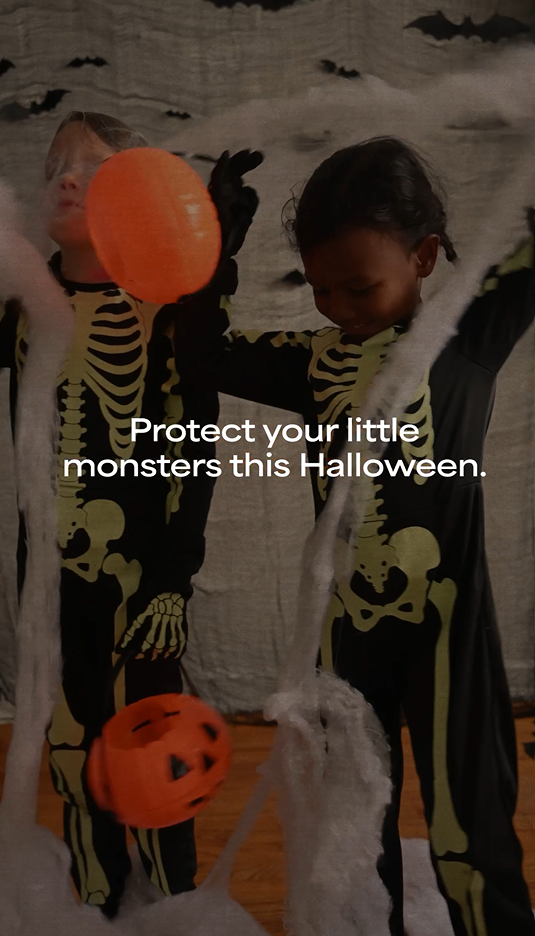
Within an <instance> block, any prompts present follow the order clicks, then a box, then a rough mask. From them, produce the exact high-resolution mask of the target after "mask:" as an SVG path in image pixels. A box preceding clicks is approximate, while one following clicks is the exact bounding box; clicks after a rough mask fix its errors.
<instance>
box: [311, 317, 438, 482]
mask: <svg viewBox="0 0 535 936" xmlns="http://www.w3.org/2000/svg"><path fill="white" fill-rule="evenodd" d="M399 334H400V331H399V330H398V329H396V328H389V329H386V330H385V331H384V332H381V333H380V334H379V335H376V336H375V337H374V338H370V339H369V340H368V341H366V342H365V346H361V345H357V344H355V343H354V342H352V341H351V338H350V337H349V336H348V335H344V334H343V333H342V332H341V331H340V329H338V328H324V329H322V330H321V331H319V332H316V333H315V335H314V336H313V338H312V342H311V351H312V354H311V359H310V364H309V370H308V376H309V380H310V384H311V387H312V391H313V394H314V399H315V402H316V412H317V415H318V422H319V423H320V424H323V423H331V424H333V423H334V424H336V423H337V422H338V423H339V424H340V426H341V431H342V432H343V433H344V434H345V429H346V424H347V423H346V420H347V418H348V417H351V418H353V419H354V418H356V417H357V416H358V415H359V411H360V409H361V407H362V404H363V403H364V400H365V398H366V394H367V391H368V387H369V386H370V384H371V382H372V380H373V378H374V377H375V375H376V374H377V373H378V371H379V370H380V368H381V365H382V364H383V362H384V361H385V359H386V357H387V355H388V349H389V347H390V346H391V345H392V344H393V343H394V342H395V341H396V340H397V338H398V337H399ZM405 415H406V417H407V418H406V420H404V422H406V423H411V424H413V425H416V426H417V427H418V439H417V440H416V441H415V442H402V445H401V448H402V452H403V457H404V458H405V460H406V461H407V463H408V462H410V461H411V459H415V460H416V461H419V460H421V459H423V458H432V456H433V443H434V433H433V420H432V414H431V392H430V389H429V373H428V372H427V373H426V374H425V375H424V377H423V380H422V383H421V385H420V387H419V388H418V390H417V392H416V394H415V398H414V401H413V402H412V403H411V405H410V406H409V407H407V410H406V411H405ZM331 446H332V441H327V440H324V441H323V442H322V443H321V445H320V449H321V452H322V453H323V454H324V455H325V459H326V460H327V459H328V458H329V450H330V448H331ZM413 479H414V481H415V482H416V483H422V482H424V481H425V480H426V479H425V478H423V477H420V476H419V475H417V474H414V475H413ZM327 482H328V479H327V478H324V477H323V478H322V477H318V487H319V491H320V494H321V497H322V498H323V500H325V499H326V496H327ZM380 487H381V486H378V489H380Z"/></svg>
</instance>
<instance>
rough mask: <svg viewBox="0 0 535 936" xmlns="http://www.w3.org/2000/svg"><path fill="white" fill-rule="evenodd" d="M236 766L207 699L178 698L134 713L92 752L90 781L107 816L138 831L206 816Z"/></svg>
mask: <svg viewBox="0 0 535 936" xmlns="http://www.w3.org/2000/svg"><path fill="white" fill-rule="evenodd" d="M229 766H230V736H229V732H228V728H227V726H226V724H225V722H224V720H223V719H222V718H221V716H220V715H219V714H218V713H217V712H215V711H214V710H213V709H212V708H210V706H208V705H206V704H205V703H204V702H202V701H201V700H200V699H197V698H194V697H193V696H188V695H178V694H175V693H171V694H167V695H160V696H152V697H150V698H148V699H142V700H141V701H139V702H135V703H134V704H133V705H128V706H126V708H124V709H122V710H121V711H120V712H119V713H118V714H117V715H115V716H114V717H113V718H111V719H110V720H109V721H108V722H106V724H105V725H104V729H103V732H102V736H101V737H100V738H97V740H96V741H95V742H94V743H93V745H92V747H91V750H90V752H89V758H88V763H87V781H88V784H89V788H90V790H91V793H92V795H93V797H94V799H95V802H96V803H97V805H98V806H99V808H100V809H102V810H105V811H108V812H112V813H113V814H114V816H115V818H116V819H117V821H118V822H121V823H123V824H124V825H128V826H132V827H133V828H139V829H163V828H165V827H166V826H171V825H175V824H177V823H179V822H185V821H186V820H187V819H191V818H192V817H193V816H195V815H196V814H197V813H198V812H200V811H201V810H202V809H203V808H204V807H205V806H206V805H207V804H208V803H209V802H210V800H211V799H213V797H214V796H215V795H216V794H217V791H218V789H219V787H220V785H221V783H222V782H223V780H224V779H225V777H226V775H227V773H228V769H229Z"/></svg>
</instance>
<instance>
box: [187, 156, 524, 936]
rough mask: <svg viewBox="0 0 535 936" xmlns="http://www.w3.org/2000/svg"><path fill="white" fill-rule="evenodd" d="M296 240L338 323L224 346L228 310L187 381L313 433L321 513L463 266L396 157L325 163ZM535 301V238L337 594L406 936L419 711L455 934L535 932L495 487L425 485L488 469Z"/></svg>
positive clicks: (454, 366) (462, 357) (404, 448)
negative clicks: (379, 734)
mask: <svg viewBox="0 0 535 936" xmlns="http://www.w3.org/2000/svg"><path fill="white" fill-rule="evenodd" d="M289 227H290V228H291V231H292V234H293V235H294V237H295V241H296V243H297V246H298V248H299V250H300V252H301V256H302V259H303V263H304V268H305V273H306V275H307V279H308V281H309V282H310V284H311V285H312V287H313V290H314V298H315V303H316V306H317V308H318V310H319V311H320V312H321V313H322V314H323V315H325V316H326V317H327V318H328V319H330V320H331V322H332V324H330V325H328V326H327V327H325V328H323V329H321V330H319V331H315V332H312V331H309V332H304V333H295V332H278V333H275V332H273V333H265V334H261V333H252V332H249V333H247V332H239V331H231V332H230V333H228V334H225V331H226V328H227V327H228V322H227V317H226V313H225V311H224V310H223V309H221V310H220V311H219V312H218V313H217V314H214V315H213V316H212V318H211V320H210V322H208V321H207V318H206V317H205V316H203V317H201V316H195V314H194V312H193V308H192V309H191V310H190V312H189V313H188V314H184V315H182V316H180V318H178V319H177V334H176V339H177V340H176V349H177V367H178V369H179V371H180V372H181V375H182V380H183V381H184V385H187V384H190V383H191V385H192V386H194V385H197V382H198V381H200V384H199V385H202V386H203V387H204V388H208V387H210V388H212V389H217V390H219V391H221V392H224V393H227V394H231V395H234V396H237V397H242V398H246V399H250V400H254V401H256V402H259V403H265V404H270V405H273V406H276V407H278V408H282V409H287V410H290V411H292V412H296V413H300V414H301V415H302V417H303V420H304V422H305V424H307V425H308V426H309V427H310V430H309V432H310V438H311V439H316V440H317V441H311V442H308V444H307V447H308V461H309V462H311V463H316V466H317V465H318V463H320V462H323V463H324V470H323V471H322V470H320V469H318V467H316V468H311V475H312V484H313V491H314V500H315V507H316V515H319V514H320V513H321V511H322V509H323V507H324V505H325V503H326V499H327V497H328V495H329V487H330V483H331V480H330V479H331V478H333V477H335V476H337V475H338V474H340V473H341V472H342V471H344V470H347V469H346V467H345V461H344V463H342V461H341V460H340V459H337V456H338V455H340V451H341V448H342V445H343V442H344V441H345V439H346V438H347V435H346V433H347V421H348V418H351V420H352V425H353V426H354V427H356V426H357V419H358V417H359V412H360V411H361V407H362V404H363V401H364V399H365V396H366V392H367V389H368V387H369V385H370V382H371V381H372V380H373V378H374V375H376V374H377V373H378V371H379V369H380V368H381V366H382V364H383V362H384V361H385V359H387V357H388V352H389V348H390V347H391V346H392V345H393V343H394V342H396V341H397V340H398V338H399V337H400V336H402V335H403V333H404V332H406V331H407V330H408V328H409V323H410V320H411V318H412V316H413V315H414V313H415V311H416V310H417V308H418V305H419V303H420V287H421V281H422V279H423V278H424V277H427V276H429V275H430V274H431V273H432V271H433V268H434V266H435V262H436V259H437V252H438V250H439V248H440V247H442V248H444V250H445V252H446V256H447V258H448V260H450V261H454V260H455V259H456V254H455V251H454V249H453V246H452V244H451V241H450V240H449V238H448V236H447V234H446V219H445V214H444V210H443V206H442V203H441V201H440V199H439V197H438V195H437V194H436V192H435V191H434V190H433V188H432V186H431V184H430V183H429V181H428V178H427V176H426V173H425V170H424V168H423V166H422V164H421V162H420V161H419V159H418V158H417V157H416V156H415V155H414V154H413V153H412V152H411V151H410V150H409V149H408V148H407V147H406V146H405V145H404V144H402V143H400V142H399V141H397V140H393V139H379V140H372V141H368V142H367V143H364V144H360V145H358V146H355V147H351V148H349V149H347V150H342V151H340V152H338V153H337V154H335V155H334V156H333V157H331V158H330V159H328V160H326V162H324V163H323V164H322V165H321V166H320V167H319V168H318V169H317V170H316V172H315V173H314V174H313V175H312V177H311V179H310V180H309V182H308V183H307V185H306V187H305V189H304V192H303V195H302V197H301V199H300V201H299V203H298V205H297V209H296V212H295V217H294V218H292V219H291V221H289ZM534 285H535V284H534V279H533V239H528V240H526V242H525V243H523V244H522V245H521V246H520V247H519V248H518V250H517V251H516V252H515V253H514V254H513V255H512V256H510V257H509V258H508V259H507V260H505V261H504V262H503V263H502V264H501V265H500V266H499V267H497V268H495V269H492V270H491V271H490V272H489V274H488V276H487V278H486V279H485V281H484V282H483V284H482V286H481V290H480V293H479V295H478V296H477V297H476V298H475V299H474V300H473V302H472V304H471V306H470V307H469V308H468V310H467V311H466V313H465V315H464V317H463V319H462V321H461V324H460V327H459V331H458V334H457V335H456V337H455V338H454V339H453V340H451V341H450V343H449V344H448V346H447V347H446V348H445V350H444V351H443V352H442V353H441V355H440V356H439V358H438V359H437V361H436V363H435V364H434V366H433V367H432V369H431V371H430V372H429V373H428V374H427V375H426V377H425V379H424V381H423V382H422V385H421V386H420V388H419V390H418V392H417V394H416V396H415V397H414V401H413V403H412V404H411V406H410V407H409V408H408V409H407V411H406V416H405V422H406V423H407V424H413V425H416V426H417V427H418V430H419V437H418V440H416V441H414V442H408V441H402V440H401V439H400V438H399V436H398V439H397V441H392V442H391V443H390V445H389V447H388V449H387V451H386V454H385V459H387V460H388V461H389V462H390V464H391V465H396V464H397V463H398V460H399V462H400V463H401V464H402V465H403V467H404V468H405V469H407V470H408V466H410V465H411V463H412V469H411V471H410V473H409V474H408V475H405V474H404V473H403V471H402V470H399V468H398V472H397V474H395V475H394V476H390V475H389V473H388V472H387V471H386V470H384V471H383V474H382V475H381V477H380V478H378V479H377V481H376V482H374V491H375V493H374V497H373V500H372V501H371V502H370V503H369V507H368V510H367V515H366V518H365V522H364V524H363V526H362V529H361V530H360V533H359V535H358V538H357V541H356V545H355V548H354V556H353V560H352V565H351V568H352V569H353V573H352V575H351V576H350V580H349V581H344V582H340V583H339V585H338V587H337V589H336V590H335V593H334V595H333V598H332V602H331V606H330V612H329V615H328V619H327V622H326V628H325V632H324V637H323V644H322V650H321V664H322V666H323V667H326V668H330V669H333V670H334V671H335V672H336V673H337V674H338V675H339V676H340V677H342V678H343V679H345V680H347V681H348V682H349V683H350V684H351V685H353V686H355V687H356V688H357V689H359V690H360V691H361V692H362V693H363V694H364V696H365V698H366V699H367V700H368V701H369V702H370V703H371V704H372V706H373V707H374V709H375V710H376V712H377V714H378V715H379V717H380V719H381V721H382V724H383V725H384V728H385V731H386V733H387V736H388V738H389V742H390V745H391V760H392V777H393V782H394V788H395V793H394V797H393V802H392V805H391V807H390V809H389V812H388V814H387V817H386V821H385V827H384V856H383V858H382V859H381V862H380V867H379V871H380V874H381V877H382V879H383V881H384V883H385V885H386V886H387V888H388V890H389V892H390V894H391V897H392V914H391V931H392V933H394V934H396V936H403V933H404V926H403V890H402V868H401V850H400V841H399V833H398V813H399V802H400V790H401V783H402V772H403V765H402V749H401V739H400V730H401V728H400V726H401V712H402V711H403V712H404V714H405V716H406V719H407V722H408V726H409V730H410V734H411V739H412V745H413V750H414V756H415V761H416V765H417V770H418V774H419V778H420V783H421V790H422V796H423V801H424V804H425V815H426V819H427V823H428V826H429V838H430V845H431V852H432V858H433V863H434V867H435V870H436V874H437V880H438V884H439V887H440V889H441V891H442V893H443V895H444V897H445V898H446V900H447V903H448V907H449V911H450V916H451V921H452V925H453V928H454V931H455V933H456V934H457V936H476V934H477V936H503V934H504V933H514V934H515V936H534V934H535V921H534V918H533V914H532V911H531V908H530V902H529V894H528V890H527V887H526V884H525V882H524V879H523V876H522V855H521V848H520V844H519V842H518V840H517V837H516V834H515V831H514V828H513V813H514V809H515V801H516V792H517V765H516V745H515V731H514V722H513V718H512V710H511V703H510V698H509V694H508V687H507V683H506V677H505V672H504V667H503V663H502V658H501V650H500V642H499V637H498V631H497V625H496V620H495V613H494V608H493V602H492V596H491V589H490V583H489V576H488V572H487V566H486V560H485V545H484V528H483V492H482V487H481V482H480V478H479V476H475V477H473V476H472V475H473V471H472V469H470V468H466V469H465V474H464V476H460V474H459V473H458V472H457V473H456V474H455V470H454V471H451V470H448V469H451V463H450V464H448V463H445V464H444V466H443V469H442V471H443V474H441V473H438V472H437V471H435V473H434V474H432V473H430V472H429V471H426V468H427V469H428V468H429V461H427V462H426V460H433V461H434V462H435V463H436V464H438V463H439V462H441V461H443V460H444V461H445V460H446V459H451V460H454V461H455V462H456V463H458V462H459V461H460V460H461V459H473V460H474V461H475V462H476V464H477V465H481V461H482V452H483V444H484V438H485V433H486V430H487V426H488V423H489V417H490V413H491V408H492V403H493V397H494V386H495V380H496V375H497V373H498V371H499V369H500V367H501V366H502V364H503V363H504V362H505V360H506V359H507V357H508V355H509V354H510V352H511V350H512V349H513V347H514V345H515V343H516V341H518V339H519V338H520V336H521V335H522V334H523V332H524V331H525V330H526V329H527V327H528V326H529V324H530V323H531V321H532V320H533V318H534V316H535V296H534ZM402 340H404V339H402ZM407 340H410V337H409V338H408V339H407ZM327 425H335V426H339V429H336V430H335V431H334V433H333V435H332V439H331V440H330V441H329V440H328V435H327V433H326V432H325V431H323V434H322V433H321V431H320V430H322V429H323V430H325V427H326V426H327ZM354 438H355V436H354ZM424 463H425V464H424ZM416 466H420V469H423V470H421V474H419V473H418V472H417V471H416V470H415V468H416ZM454 469H455V466H454ZM353 470H354V469H353Z"/></svg>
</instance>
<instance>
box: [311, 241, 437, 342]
mask: <svg viewBox="0 0 535 936" xmlns="http://www.w3.org/2000/svg"><path fill="white" fill-rule="evenodd" d="M438 247H439V238H438V236H437V235H434V234H433V235H430V236H429V237H427V238H426V239H425V240H424V241H423V242H422V243H421V244H420V246H419V247H418V249H417V250H414V251H409V250H408V248H407V247H406V246H405V245H404V244H402V243H401V242H400V241H399V240H397V239H396V238H394V237H392V236H391V235H389V234H387V233H385V232H379V231H375V230H372V229H370V228H353V229H351V230H349V231H345V232H343V233H342V234H340V235H338V236H337V237H335V238H334V239H333V240H332V241H329V242H328V243H327V244H324V245H322V246H321V247H315V248H313V249H311V250H310V251H308V252H307V253H306V254H304V255H303V263H304V267H305V274H306V277H307V280H308V281H309V283H310V285H311V286H312V288H313V290H314V299H315V302H316V308H317V309H318V311H319V312H321V314H322V315H325V316H326V317H327V318H328V319H330V320H331V322H334V324H335V325H338V327H339V328H341V329H342V331H344V332H346V333H347V334H348V335H354V336H355V339H356V340H357V341H364V340H365V339H367V338H371V337H373V335H377V334H379V332H382V331H384V329H385V328H389V327H390V326H392V325H396V324H398V323H401V322H404V321H407V320H408V319H410V318H411V317H412V315H413V314H414V312H415V310H416V308H417V306H418V304H419V302H420V282H421V279H422V278H424V277H426V276H429V274H430V273H432V271H433V268H434V266H435V263H436V259H437V252H438Z"/></svg>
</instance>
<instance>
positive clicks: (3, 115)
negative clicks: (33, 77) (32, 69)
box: [0, 88, 71, 123]
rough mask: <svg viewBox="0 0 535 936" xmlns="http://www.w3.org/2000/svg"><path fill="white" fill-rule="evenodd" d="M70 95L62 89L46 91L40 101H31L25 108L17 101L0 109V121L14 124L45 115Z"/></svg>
mask: <svg viewBox="0 0 535 936" xmlns="http://www.w3.org/2000/svg"><path fill="white" fill-rule="evenodd" d="M70 93H71V92H70V91H65V90H64V89H63V88H56V89H55V90H54V91H47V92H46V94H45V96H44V98H43V100H42V101H32V103H31V104H30V106H29V107H25V106H24V105H23V104H19V103H18V102H17V101H13V103H12V104H4V106H3V107H0V120H6V121H9V122H10V123H14V122H15V121H17V120H26V119H27V118H28V117H36V116H37V115H38V114H46V113H48V112H49V111H53V110H55V108H56V107H57V106H58V104H59V103H60V102H61V101H62V100H63V98H64V97H65V95H66V94H70Z"/></svg>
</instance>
